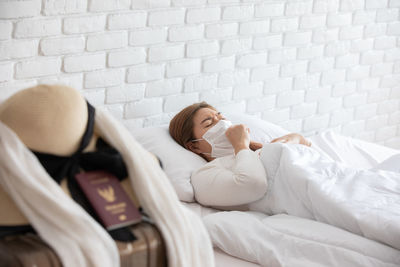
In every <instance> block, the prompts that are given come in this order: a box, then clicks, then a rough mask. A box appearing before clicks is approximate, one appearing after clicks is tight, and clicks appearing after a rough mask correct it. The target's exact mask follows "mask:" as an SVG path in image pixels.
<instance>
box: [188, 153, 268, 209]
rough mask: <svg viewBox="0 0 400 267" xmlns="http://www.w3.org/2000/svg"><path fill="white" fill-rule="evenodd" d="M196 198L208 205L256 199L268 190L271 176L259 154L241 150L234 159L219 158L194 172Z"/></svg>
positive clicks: (193, 182) (238, 202)
mask: <svg viewBox="0 0 400 267" xmlns="http://www.w3.org/2000/svg"><path fill="white" fill-rule="evenodd" d="M191 179H192V185H193V188H194V193H195V198H196V200H197V201H198V202H199V203H200V204H203V205H206V206H236V205H243V204H247V203H251V202H254V201H256V200H258V199H260V198H261V197H262V196H264V194H265V193H266V191H267V177H266V173H265V170H264V167H263V165H262V163H261V160H260V159H259V157H258V154H257V153H255V152H253V151H251V150H249V149H242V150H240V151H239V152H238V153H237V154H236V155H235V156H234V157H233V158H232V157H224V158H218V159H215V160H213V161H211V162H209V163H207V164H206V165H204V166H203V167H202V168H200V169H199V170H197V171H195V172H194V173H193V174H192V177H191Z"/></svg>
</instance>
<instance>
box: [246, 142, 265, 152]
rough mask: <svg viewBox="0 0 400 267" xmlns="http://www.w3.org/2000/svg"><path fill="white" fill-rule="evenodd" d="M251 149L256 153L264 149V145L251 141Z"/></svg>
mask: <svg viewBox="0 0 400 267" xmlns="http://www.w3.org/2000/svg"><path fill="white" fill-rule="evenodd" d="M249 147H250V149H251V150H253V151H256V150H258V149H260V148H262V147H263V144H261V143H258V142H255V141H250V146H249Z"/></svg>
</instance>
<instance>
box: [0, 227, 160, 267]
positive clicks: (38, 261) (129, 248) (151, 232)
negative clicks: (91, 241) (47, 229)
mask: <svg viewBox="0 0 400 267" xmlns="http://www.w3.org/2000/svg"><path fill="white" fill-rule="evenodd" d="M131 231H132V232H133V233H134V234H135V236H136V238H137V240H135V241H132V242H120V241H116V244H117V247H118V250H119V254H120V259H121V267H164V266H167V260H166V251H165V245H164V243H163V240H162V237H161V234H160V232H159V231H158V230H157V228H156V227H155V226H154V225H152V224H150V223H147V222H141V223H139V224H136V225H134V226H132V227H131ZM28 266H29V267H31V266H40V267H61V266H62V263H61V262H60V260H59V258H58V257H57V254H56V253H55V252H54V251H53V250H52V249H51V248H50V247H49V246H48V245H47V244H46V243H45V242H44V241H43V240H42V239H41V238H40V237H39V236H38V235H36V234H33V233H29V234H23V235H15V236H8V237H5V238H3V239H0V267H28Z"/></svg>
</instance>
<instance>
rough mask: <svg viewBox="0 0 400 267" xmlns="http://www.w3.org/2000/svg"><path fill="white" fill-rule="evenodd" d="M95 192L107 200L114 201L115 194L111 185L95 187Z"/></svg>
mask: <svg viewBox="0 0 400 267" xmlns="http://www.w3.org/2000/svg"><path fill="white" fill-rule="evenodd" d="M97 193H99V195H100V196H101V197H102V198H104V199H105V200H106V201H107V202H114V201H115V194H114V189H113V188H112V187H111V186H108V187H107V188H105V189H100V188H98V189H97Z"/></svg>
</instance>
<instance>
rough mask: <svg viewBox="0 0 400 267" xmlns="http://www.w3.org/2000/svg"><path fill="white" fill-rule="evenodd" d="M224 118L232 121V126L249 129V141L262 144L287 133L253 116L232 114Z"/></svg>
mask: <svg viewBox="0 0 400 267" xmlns="http://www.w3.org/2000/svg"><path fill="white" fill-rule="evenodd" d="M224 116H225V117H226V119H227V120H230V121H232V124H245V125H246V126H247V127H249V129H250V139H251V140H252V141H256V142H260V143H262V144H265V143H269V142H271V140H272V139H275V138H278V137H281V136H284V135H286V134H288V133H289V131H287V130H285V129H283V128H282V127H280V126H278V125H276V124H273V123H271V122H268V121H265V120H262V119H260V118H257V117H255V116H251V115H245V114H234V113H232V114H231V113H228V114H224Z"/></svg>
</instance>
